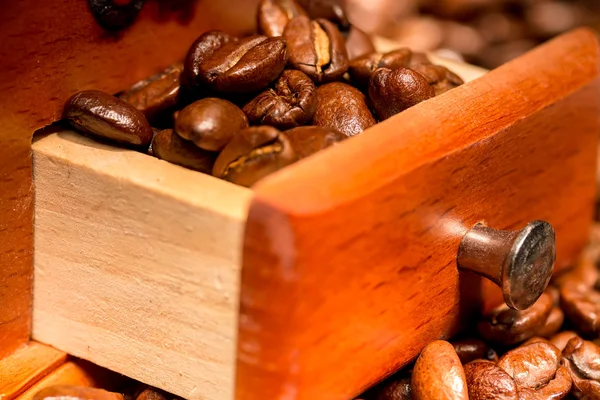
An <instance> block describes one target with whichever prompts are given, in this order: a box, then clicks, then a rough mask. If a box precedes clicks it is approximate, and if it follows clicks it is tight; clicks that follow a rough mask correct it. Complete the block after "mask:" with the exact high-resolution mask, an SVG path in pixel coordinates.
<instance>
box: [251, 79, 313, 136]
mask: <svg viewBox="0 0 600 400" xmlns="http://www.w3.org/2000/svg"><path fill="white" fill-rule="evenodd" d="M316 109H317V88H316V87H315V85H314V83H313V81H312V80H311V79H310V78H309V77H308V76H307V75H306V74H304V73H303V72H300V71H296V70H286V71H283V73H282V74H281V76H280V77H279V78H278V79H277V81H275V84H274V85H273V89H267V90H265V91H264V92H262V93H261V94H259V95H258V96H256V97H255V98H254V99H252V100H251V101H250V102H249V103H248V104H246V105H245V106H244V108H243V111H244V113H245V114H246V115H247V117H248V120H249V121H250V123H251V124H253V125H270V126H274V127H276V128H278V129H289V128H293V127H295V126H300V125H304V124H306V123H307V122H308V121H310V120H311V119H312V118H313V116H314V115H315V111H316Z"/></svg>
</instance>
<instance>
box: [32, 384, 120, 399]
mask: <svg viewBox="0 0 600 400" xmlns="http://www.w3.org/2000/svg"><path fill="white" fill-rule="evenodd" d="M65 399H69V400H123V395H121V394H119V393H112V392H108V391H106V390H103V389H95V388H91V387H85V386H70V385H56V386H49V387H47V388H45V389H42V390H40V391H39V392H37V393H36V394H35V395H34V396H33V400H65Z"/></svg>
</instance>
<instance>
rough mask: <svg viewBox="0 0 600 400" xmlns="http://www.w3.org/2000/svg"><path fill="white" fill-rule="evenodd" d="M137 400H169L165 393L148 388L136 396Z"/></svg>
mask: <svg viewBox="0 0 600 400" xmlns="http://www.w3.org/2000/svg"><path fill="white" fill-rule="evenodd" d="M135 400H168V398H167V396H166V395H165V393H163V392H161V391H159V390H157V389H154V388H151V387H148V388H146V389H144V390H143V391H142V392H141V393H140V394H139V395H137V396H136V398H135Z"/></svg>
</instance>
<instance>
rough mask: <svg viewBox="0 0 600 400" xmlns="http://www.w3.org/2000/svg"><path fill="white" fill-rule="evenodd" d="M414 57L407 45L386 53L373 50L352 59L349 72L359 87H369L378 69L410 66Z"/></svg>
mask: <svg viewBox="0 0 600 400" xmlns="http://www.w3.org/2000/svg"><path fill="white" fill-rule="evenodd" d="M412 57H413V53H412V51H410V49H408V48H406V47H403V48H400V49H398V50H394V51H390V52H389V53H385V54H383V53H376V52H373V53H370V54H366V55H363V56H362V57H358V58H356V59H354V60H352V61H350V64H349V66H348V73H349V74H350V78H351V79H352V82H354V83H355V84H356V85H357V86H358V87H361V88H367V86H368V85H369V80H370V79H371V75H372V74H373V72H375V70H376V69H378V68H389V69H396V68H400V67H408V65H409V64H410V60H411V58H412Z"/></svg>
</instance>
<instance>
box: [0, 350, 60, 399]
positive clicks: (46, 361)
mask: <svg viewBox="0 0 600 400" xmlns="http://www.w3.org/2000/svg"><path fill="white" fill-rule="evenodd" d="M66 359H67V354H66V353H64V352H62V351H59V350H56V349H55V348H53V347H50V346H46V345H44V344H41V343H37V342H29V343H28V344H27V345H25V346H24V347H22V348H20V349H19V350H17V351H15V352H14V353H12V354H11V355H10V356H8V357H5V358H4V359H2V360H0V400H11V399H14V398H15V397H17V396H18V395H20V394H21V393H23V392H24V391H25V390H26V389H27V388H29V387H30V386H31V385H33V384H34V383H35V382H37V381H39V380H40V379H42V378H43V377H44V376H46V375H47V374H48V373H49V372H50V371H52V370H54V369H56V368H57V367H58V366H59V365H61V364H63V363H64V362H65V361H66Z"/></svg>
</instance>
